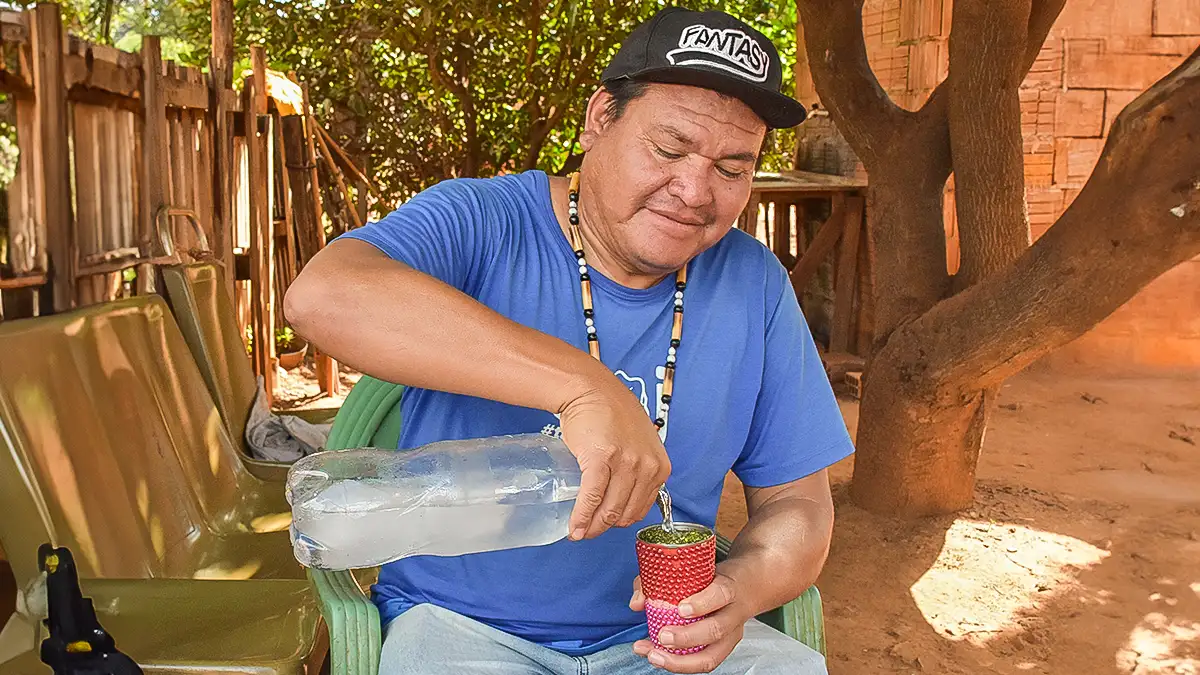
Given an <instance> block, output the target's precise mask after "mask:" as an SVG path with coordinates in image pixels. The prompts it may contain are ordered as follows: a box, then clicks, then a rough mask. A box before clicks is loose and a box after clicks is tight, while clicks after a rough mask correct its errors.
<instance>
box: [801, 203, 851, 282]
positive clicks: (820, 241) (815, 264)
mask: <svg viewBox="0 0 1200 675" xmlns="http://www.w3.org/2000/svg"><path fill="white" fill-rule="evenodd" d="M846 201H847V197H846V196H845V195H840V194H839V195H835V196H834V197H833V207H832V208H831V209H830V212H829V219H828V220H826V221H825V223H824V224H822V225H821V229H819V230H817V236H815V237H813V240H812V243H811V244H809V246H808V248H807V249H806V250H805V251H804V255H803V256H801V257H800V261H799V262H797V263H796V266H795V267H794V268H792V273H791V277H792V288H794V289H796V297H798V298H802V297H804V289H805V288H806V287H807V286H808V282H809V281H811V280H812V277H813V275H814V274H816V273H817V269H818V268H820V267H821V263H823V262H825V258H826V257H827V256H828V255H829V254H830V253H831V252H832V251H833V249H834V247H835V246H837V243H838V241H839V240H840V239H841V238H842V231H843V230H844V229H845V228H844V221H843V218H844V216H845V213H846V208H847V207H846Z"/></svg>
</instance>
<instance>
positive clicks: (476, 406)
mask: <svg viewBox="0 0 1200 675" xmlns="http://www.w3.org/2000/svg"><path fill="white" fill-rule="evenodd" d="M603 81H604V86H603V87H602V88H601V89H600V90H598V91H597V92H595V94H594V95H593V96H592V98H591V100H590V102H589V104H588V108H587V118H586V120H585V125H584V128H585V130H584V132H583V134H582V135H581V137H580V142H581V144H582V146H583V148H584V150H585V152H586V154H585V157H584V160H583V164H582V168H581V170H580V175H579V177H578V181H577V190H576V189H575V188H573V181H572V180H570V179H567V178H556V177H547V176H546V175H545V174H544V173H541V172H537V171H530V172H526V173H522V174H518V175H508V176H503V177H498V178H492V179H470V180H467V179H458V180H449V181H445V182H443V183H441V184H439V185H437V186H435V187H433V188H430V189H428V190H426V191H424V192H422V193H421V194H419V195H417V196H416V197H414V198H413V199H412V200H410V201H409V202H407V203H406V204H405V205H403V206H402V207H400V208H399V209H398V210H397V211H395V212H394V213H392V214H390V215H388V216H387V217H386V218H384V219H383V220H381V221H379V222H377V223H372V224H369V225H368V226H366V227H364V228H361V229H359V230H355V231H354V232H351V233H350V234H348V235H346V236H344V237H342V238H340V239H339V240H338V241H335V242H333V243H332V244H331V245H330V246H328V247H327V248H326V249H325V250H323V251H322V252H321V253H320V254H318V255H317V256H316V257H314V258H313V260H312V261H311V262H310V263H309V264H308V266H307V267H306V268H305V269H304V272H303V273H302V274H301V275H300V277H299V278H298V279H297V280H296V282H295V283H294V284H293V285H292V287H291V288H290V289H289V291H288V295H287V301H286V312H287V315H288V318H289V320H290V321H291V323H292V325H293V326H294V327H295V328H296V329H297V330H298V331H299V332H300V333H301V334H303V335H304V336H305V337H307V338H308V339H309V340H311V341H312V342H313V343H315V344H316V345H317V346H318V347H319V348H321V349H322V350H324V351H326V352H328V353H329V354H331V355H333V356H335V357H336V358H337V359H339V360H341V361H343V362H345V363H347V364H349V365H351V366H353V367H355V368H358V369H360V370H362V371H364V372H366V373H370V374H371V375H374V376H376V377H379V378H381V379H385V380H388V381H392V382H398V383H402V384H405V385H408V386H409V387H410V388H409V389H408V390H407V391H406V393H405V396H404V398H403V400H402V402H401V407H402V412H403V416H404V428H403V431H402V434H401V439H400V447H404V448H407V447H414V446H419V445H422V444H425V443H430V442H434V441H440V440H446V439H454V438H474V437H484V436H493V435H498V434H515V433H529V432H538V431H545V432H549V433H555V434H557V433H561V435H562V437H563V439H564V441H565V442H566V444H567V446H568V447H569V448H570V449H571V451H572V452H573V453H574V454H575V456H576V457H577V458H578V460H579V464H580V467H581V468H582V469H583V485H582V487H581V490H580V496H579V499H578V501H577V504H576V506H575V510H574V512H573V513H572V518H571V525H570V529H571V532H570V536H569V537H568V538H567V539H564V540H563V541H560V542H558V543H556V544H552V545H549V546H543V547H529V548H524V549H518V550H510V551H501V552H494V553H486V554H478V555H469V556H462V557H459V558H434V557H416V558H409V559H406V560H402V561H400V562H397V563H393V564H391V565H388V566H386V567H385V568H384V569H383V570H381V573H380V577H379V583H378V584H377V585H376V586H375V587H374V588H373V598H374V600H375V602H376V604H377V605H378V606H379V608H380V611H381V614H382V616H383V620H384V622H385V624H386V626H387V628H386V637H385V641H384V647H383V656H382V659H383V666H382V671H383V672H385V673H389V674H391V673H429V672H446V673H465V672H489V673H491V672H494V673H589V672H590V673H610V672H612V673H642V672H652V671H653V670H654V669H655V668H656V667H658V668H665V669H666V670H669V671H671V672H677V673H695V672H709V671H712V670H713V669H714V668H715V669H717V671H716V672H720V673H746V672H753V673H758V674H760V675H764V674H775V673H789V674H794V673H801V674H807V673H824V672H825V666H824V663H823V660H822V659H821V657H820V655H818V654H816V653H815V652H813V651H812V650H810V649H808V648H807V647H804V646H803V645H801V644H800V643H799V642H796V641H794V640H791V639H789V638H787V637H786V636H784V635H783V634H781V633H778V632H776V631H773V630H772V629H770V628H767V627H765V626H764V625H763V624H761V623H759V622H757V621H754V620H753V617H754V616H756V615H757V614H759V613H761V612H764V611H766V610H769V609H771V608H774V607H777V606H779V605H781V604H783V603H785V602H787V601H788V600H791V599H792V598H795V597H796V596H798V595H799V594H800V593H801V592H803V591H804V589H805V588H807V587H808V586H809V585H811V584H812V583H813V582H814V580H815V579H816V577H817V574H818V572H819V571H820V568H821V566H822V565H823V564H824V561H825V556H826V554H827V551H828V545H829V539H830V534H831V529H832V522H833V508H832V505H831V500H830V495H829V484H828V479H827V477H826V473H825V468H826V467H827V466H829V465H830V464H832V463H833V462H836V461H838V460H840V459H842V458H844V457H846V456H847V455H848V454H849V453H850V452H852V450H853V449H852V447H851V444H850V439H849V436H848V434H847V432H846V428H845V426H844V423H843V421H842V418H841V416H840V414H839V412H838V408H837V405H836V401H835V400H834V397H833V394H832V391H831V389H830V387H829V383H828V381H827V380H826V379H825V376H824V371H823V369H822V367H821V362H820V360H819V357H818V354H817V351H816V348H815V346H814V344H813V340H812V337H811V335H810V333H809V332H808V329H807V327H806V326H805V323H804V319H803V316H802V315H801V313H800V308H799V306H798V304H797V301H796V297H795V294H794V293H793V291H792V288H791V285H790V283H789V282H788V278H787V274H786V272H785V270H784V269H783V267H782V266H781V265H780V264H779V263H778V262H777V261H776V260H775V258H774V257H773V256H772V255H771V253H770V252H769V251H768V250H767V249H766V248H765V247H763V246H762V245H761V244H759V242H757V241H756V240H754V239H753V238H751V237H749V236H747V235H746V234H744V233H742V232H741V231H738V230H732V229H731V224H732V223H733V222H734V221H735V220H736V218H737V215H738V214H739V213H740V212H741V210H742V209H743V208H744V207H745V205H746V203H747V200H748V198H749V194H750V185H751V179H752V176H753V173H754V167H755V162H756V160H757V155H758V152H759V151H760V149H761V147H762V145H763V139H764V137H765V134H766V131H767V129H768V127H787V126H793V125H795V124H798V123H799V122H800V121H801V120H802V119H803V116H804V111H803V109H802V108H801V107H800V106H799V104H797V103H796V102H795V101H794V100H792V99H790V98H788V97H786V96H784V95H782V94H781V93H779V91H778V89H779V84H780V81H781V65H780V61H779V57H778V54H777V52H776V50H775V48H774V46H773V45H772V44H771V43H770V42H769V41H768V40H767V39H766V38H765V37H763V35H762V34H761V33H759V32H757V31H755V30H753V29H751V28H750V27H749V26H747V25H745V24H743V23H742V22H740V21H738V20H736V19H734V18H733V17H731V16H729V15H727V14H724V13H720V12H703V13H694V12H689V11H683V10H678V9H669V10H665V11H663V12H661V13H659V14H658V15H656V16H655V17H654V18H653V19H651V20H650V21H649V22H647V23H646V24H643V25H642V26H641V27H639V28H638V29H637V30H635V31H634V32H633V33H632V34H631V35H630V36H629V38H628V40H627V41H626V42H625V43H624V44H623V45H622V47H621V49H620V51H619V52H618V54H617V55H616V56H615V57H614V60H613V62H612V63H611V64H610V65H609V67H608V68H607V69H606V70H605V72H604V74H603ZM730 470H733V471H734V472H735V473H736V474H737V475H738V476H739V477H740V478H741V480H742V482H743V483H744V484H745V486H746V489H745V492H746V498H747V502H748V511H749V523H748V524H747V526H746V527H745V529H744V530H743V531H742V532H741V534H740V535H739V536H738V537H737V539H736V540H735V542H734V546H733V550H732V552H731V554H730V556H729V558H728V560H726V561H725V562H723V563H722V564H721V565H720V566H719V567H718V574H717V578H716V581H714V582H713V584H712V585H711V586H709V587H708V588H707V589H706V590H704V591H702V592H701V593H699V594H697V595H696V596H694V597H692V598H690V599H688V600H685V601H684V602H683V603H682V604H681V612H682V613H684V614H685V616H704V617H705V618H703V619H701V620H700V621H698V622H696V623H693V624H691V625H689V626H687V627H674V628H668V629H664V630H663V631H662V632H661V633H660V635H659V639H660V640H661V641H662V642H663V643H664V644H666V645H668V646H674V647H676V648H684V647H689V646H695V645H708V646H707V648H706V649H704V650H702V651H700V652H698V653H694V654H689V655H685V656H678V655H674V654H671V653H668V652H666V651H662V650H657V649H653V648H652V646H651V644H650V642H649V641H648V640H646V637H647V632H646V625H645V617H644V615H642V614H640V612H641V611H642V610H643V605H644V601H643V598H642V596H641V593H640V591H639V590H637V589H638V586H637V581H636V579H635V577H636V575H637V563H636V559H635V556H634V537H635V532H636V530H637V529H638V528H639V527H641V526H643V525H646V524H652V523H654V522H657V514H656V515H655V516H654V517H650V518H647V514H648V512H649V511H650V510H651V507H652V506H653V505H654V500H655V497H656V492H657V489H658V487H659V485H661V484H662V483H663V482H664V481H665V482H666V484H667V486H668V488H669V490H670V493H671V496H672V498H673V500H674V505H675V518H676V519H677V520H684V521H691V522H697V523H702V524H705V525H708V526H712V525H713V524H714V521H715V519H716V513H717V506H718V502H719V500H720V497H721V489H722V484H723V480H724V478H725V475H726V473H727V472H728V471H730ZM635 526H636V527H635ZM631 583H632V584H633V586H634V592H633V595H632V598H631V597H630V584H631Z"/></svg>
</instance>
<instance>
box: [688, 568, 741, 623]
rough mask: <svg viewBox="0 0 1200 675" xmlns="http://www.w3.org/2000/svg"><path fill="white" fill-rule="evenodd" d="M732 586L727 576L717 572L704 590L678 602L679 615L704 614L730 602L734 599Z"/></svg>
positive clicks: (710, 612)
mask: <svg viewBox="0 0 1200 675" xmlns="http://www.w3.org/2000/svg"><path fill="white" fill-rule="evenodd" d="M733 586H734V585H733V582H732V581H731V580H730V579H729V577H724V576H721V575H719V574H718V575H717V577H716V578H715V579H713V582H712V583H711V584H709V585H708V586H706V587H705V588H704V590H702V591H700V592H699V593H696V594H695V595H692V596H690V597H687V598H684V599H683V601H682V602H680V603H679V615H680V616H682V617H684V618H688V617H693V616H704V615H705V614H712V613H713V612H715V611H717V610H719V609H721V608H722V607H725V606H727V605H729V604H731V603H732V602H733V601H734V600H735V599H736V593H735V591H734V587H733Z"/></svg>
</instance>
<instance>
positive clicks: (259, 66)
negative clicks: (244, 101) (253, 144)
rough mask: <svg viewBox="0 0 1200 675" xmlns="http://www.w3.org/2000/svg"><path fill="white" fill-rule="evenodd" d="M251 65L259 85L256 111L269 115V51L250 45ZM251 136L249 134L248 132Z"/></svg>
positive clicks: (256, 91)
mask: <svg viewBox="0 0 1200 675" xmlns="http://www.w3.org/2000/svg"><path fill="white" fill-rule="evenodd" d="M250 65H251V68H252V69H253V71H254V79H255V82H256V83H257V84H258V87H257V88H256V89H255V93H254V98H252V99H250V100H251V101H252V102H253V103H254V111H255V112H257V113H258V114H259V115H266V114H267V51H266V50H265V49H264V48H263V46H262V45H250ZM247 134H249V132H247Z"/></svg>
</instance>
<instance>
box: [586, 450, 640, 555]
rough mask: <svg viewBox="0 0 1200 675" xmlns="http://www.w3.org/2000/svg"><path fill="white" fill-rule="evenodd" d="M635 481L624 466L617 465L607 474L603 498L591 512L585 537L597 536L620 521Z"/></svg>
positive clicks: (634, 477) (635, 478)
mask: <svg viewBox="0 0 1200 675" xmlns="http://www.w3.org/2000/svg"><path fill="white" fill-rule="evenodd" d="M636 481H637V476H636V475H634V474H633V473H632V472H630V471H628V470H627V469H626V467H624V466H619V467H618V468H616V469H615V470H613V471H612V473H610V474H609V478H608V486H607V487H606V488H605V490H604V499H603V500H602V501H601V502H600V506H599V507H598V508H597V509H596V510H595V511H594V512H593V513H592V522H591V524H590V525H589V526H588V529H587V534H585V535H584V536H585V537H588V538H590V537H596V536H599V535H600V534H602V533H603V532H604V531H605V530H607V529H608V528H610V527H615V526H616V525H617V524H619V523H620V522H621V517H622V514H624V513H625V508H626V505H627V504H628V503H629V496H630V495H631V494H633V486H634V484H635V483H636Z"/></svg>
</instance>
